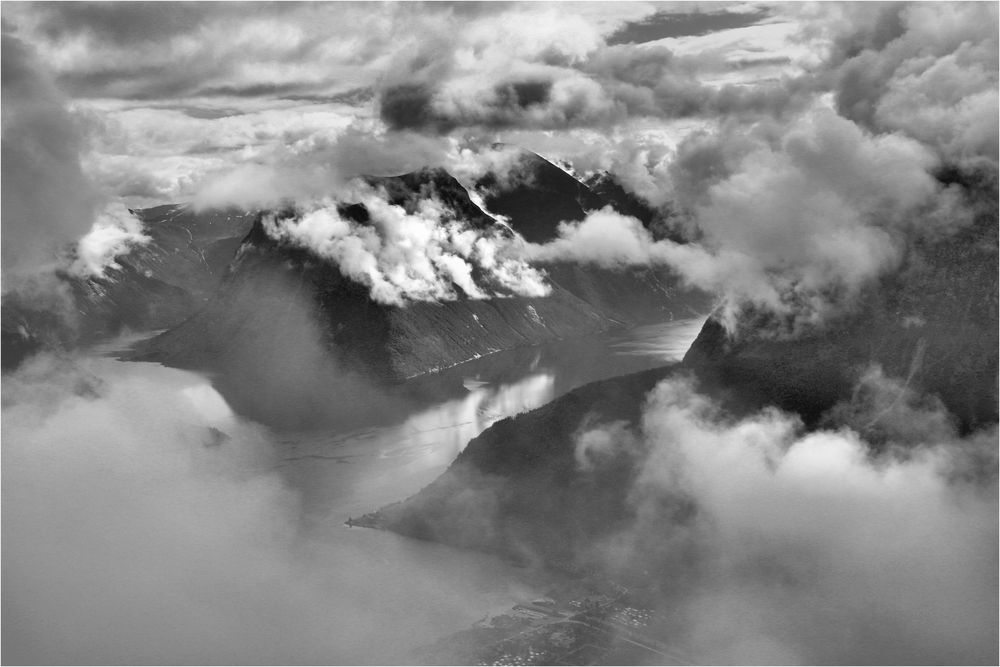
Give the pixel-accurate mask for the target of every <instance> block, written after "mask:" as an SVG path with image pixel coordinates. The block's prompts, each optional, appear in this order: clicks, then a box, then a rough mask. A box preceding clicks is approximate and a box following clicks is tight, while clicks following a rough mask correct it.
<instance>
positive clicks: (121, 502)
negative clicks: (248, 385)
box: [2, 355, 506, 664]
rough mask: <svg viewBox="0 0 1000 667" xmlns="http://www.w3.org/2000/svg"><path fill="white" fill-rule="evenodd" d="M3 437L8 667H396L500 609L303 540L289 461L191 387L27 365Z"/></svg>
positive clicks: (481, 573) (438, 556)
mask: <svg viewBox="0 0 1000 667" xmlns="http://www.w3.org/2000/svg"><path fill="white" fill-rule="evenodd" d="M2 432H3V445H4V454H3V542H4V552H3V559H4V567H3V616H4V623H3V660H4V662H5V663H11V664H60V663H78V664H79V663H84V664H178V663H199V664H213V663H217V664H228V663H239V664H278V663H282V664H358V663H361V664H364V663H382V664H389V663H392V662H403V663H405V662H407V661H408V660H407V657H406V656H407V651H408V650H409V649H411V648H412V645H413V644H416V643H420V642H424V643H427V642H430V641H432V640H434V639H436V638H437V637H438V636H440V635H442V634H444V633H446V632H449V631H454V630H457V629H459V628H460V627H462V626H463V625H464V624H467V623H470V622H472V621H473V620H475V618H476V617H477V616H475V614H477V613H479V612H480V609H481V604H482V600H483V595H489V593H488V592H487V591H494V590H497V588H501V589H502V585H501V584H498V583H497V580H498V579H499V577H497V575H496V565H494V566H493V574H490V568H489V567H486V568H484V569H482V570H480V569H477V567H476V566H475V564H474V563H470V562H469V561H468V559H467V558H465V557H463V556H462V555H461V554H456V553H454V552H451V551H449V550H446V549H441V548H436V547H433V546H432V545H426V546H424V545H420V544H418V545H417V546H416V547H415V548H414V547H411V546H410V545H408V544H406V543H405V542H403V541H401V540H399V539H397V538H394V537H393V536H390V535H387V534H374V533H365V532H363V531H361V534H360V535H359V531H353V532H352V531H348V532H350V537H351V538H354V539H346V538H345V537H343V535H342V533H343V531H347V529H346V528H342V527H340V526H339V523H340V521H342V520H343V519H339V520H334V521H332V522H331V521H326V520H322V521H320V522H319V527H318V528H316V527H315V526H314V525H313V524H311V523H309V522H307V521H305V520H304V516H303V511H302V491H301V490H300V489H296V488H293V487H292V486H290V485H289V484H288V483H287V481H286V480H285V478H283V477H282V476H281V475H280V474H279V472H278V468H277V466H278V464H279V463H281V459H282V457H283V456H286V455H287V452H286V451H284V450H283V448H282V447H281V446H279V445H277V444H276V443H275V440H274V437H273V436H272V435H271V434H270V433H269V432H268V431H267V430H265V429H263V428H262V427H260V426H258V425H256V424H254V423H252V422H247V421H245V420H242V419H240V418H239V417H237V416H235V415H234V414H233V412H232V411H231V410H230V408H229V406H228V405H227V404H226V402H225V401H224V400H223V399H222V398H221V396H220V395H219V394H218V393H217V392H216V391H215V390H214V389H213V388H212V387H211V385H210V384H209V383H208V381H207V380H206V379H204V378H202V377H200V376H197V375H194V374H192V373H187V372H182V371H176V370H170V369H165V368H162V367H159V366H156V365H152V364H136V363H122V362H117V361H112V360H110V359H93V358H84V359H65V358H64V359H57V358H54V357H51V356H46V355H43V356H39V357H36V358H34V359H33V360H32V361H31V362H29V363H28V364H27V365H25V366H24V367H23V368H22V369H21V370H19V371H18V372H17V373H16V374H12V375H6V376H5V377H4V382H3V426H2ZM383 536H384V538H383V539H380V537H383ZM368 539H375V540H379V543H378V544H370V543H368V542H367V541H366V540H368ZM375 553H377V554H378V558H377V559H376V558H373V557H372V555H373V554H375ZM504 581H506V580H504ZM418 608H429V609H431V610H432V613H428V614H420V613H413V610H414V609H418Z"/></svg>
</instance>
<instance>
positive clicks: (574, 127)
mask: <svg viewBox="0 0 1000 667" xmlns="http://www.w3.org/2000/svg"><path fill="white" fill-rule="evenodd" d="M997 8H998V5H997V4H996V3H975V2H959V3H930V2H920V3H914V4H907V3H887V4H875V3H817V4H799V3H789V4H782V3H714V2H713V3H642V2H636V3H631V2H608V3H579V4H577V3H559V4H551V3H541V2H538V3H535V2H531V3H501V2H487V3H443V2H442V3H429V4H419V3H396V4H390V3H362V4H354V3H340V2H334V3H294V2H279V3H250V4H241V3H230V2H222V3H189V2H179V3H167V2H154V3H141V2H115V3H108V4H91V3H83V2H69V3H37V4H33V3H5V4H4V5H3V173H4V179H3V198H4V203H5V206H4V211H3V227H4V257H3V259H4V266H5V271H7V270H8V269H10V268H11V267H12V266H15V265H16V264H17V263H22V264H24V263H28V262H29V261H30V263H31V265H32V266H38V265H40V264H43V263H44V262H45V261H46V259H47V258H49V257H51V255H52V254H53V253H52V248H53V247H56V246H58V244H59V243H63V244H66V243H71V242H72V241H74V240H75V239H79V238H81V237H83V236H84V234H85V233H87V231H88V229H91V225H92V224H96V225H98V226H100V225H102V224H103V225H105V226H106V227H115V225H117V223H115V220H117V219H118V218H117V217H115V216H114V215H112V214H110V213H108V210H109V209H108V208H107V207H108V206H109V204H110V205H114V204H117V205H118V206H120V205H121V203H125V204H126V205H129V206H143V205H153V204H161V203H173V202H184V201H195V202H196V203H200V204H205V205H223V204H235V205H242V206H245V207H250V206H266V205H269V204H270V203H272V202H274V201H276V200H277V199H279V198H283V197H292V198H295V199H298V200H307V199H316V198H318V197H321V196H329V195H330V194H331V192H333V191H334V188H335V186H336V184H341V183H343V182H344V181H345V180H346V179H349V178H350V177H353V176H355V175H358V174H380V175H388V174H398V173H403V172H406V171H410V170H413V169H417V168H419V167H422V166H444V167H446V168H448V169H449V170H450V171H451V172H452V173H456V174H459V175H460V174H461V173H475V171H476V168H477V166H476V165H475V164H472V163H475V162H476V161H477V160H478V161H479V162H480V164H479V165H478V166H479V167H482V164H481V163H482V160H483V157H482V155H483V153H482V151H481V149H482V148H483V147H485V146H489V145H490V144H492V143H493V142H495V141H503V142H507V143H511V144H515V145H519V146H522V147H525V148H528V149H531V150H534V151H536V152H538V153H540V154H541V155H543V156H544V157H547V158H549V159H552V160H559V161H562V162H565V163H568V164H570V165H572V167H573V168H575V170H576V171H577V172H579V173H581V174H584V175H586V174H588V173H590V172H593V171H597V170H607V171H610V172H612V173H613V174H615V175H616V176H617V177H618V178H619V179H620V180H621V182H622V183H623V184H624V185H625V186H626V187H627V188H628V189H630V190H632V191H633V192H634V193H636V194H638V195H640V196H641V197H643V198H645V199H646V200H648V201H649V202H651V203H652V204H654V205H657V206H660V205H669V206H671V207H672V208H673V210H682V211H685V212H686V215H688V217H689V218H690V222H691V224H692V225H693V226H695V227H697V228H698V229H699V230H700V232H699V234H700V238H701V239H702V241H703V244H704V246H705V249H706V250H707V251H708V253H709V254H710V255H711V259H712V260H713V261H712V262H709V263H706V261H705V257H680V256H676V253H672V254H671V256H670V257H669V259H668V260H667V261H668V263H670V264H671V265H672V266H674V267H675V268H677V269H678V270H679V271H680V272H681V273H682V274H684V275H686V276H687V277H688V279H689V280H690V281H691V282H693V283H695V284H698V285H699V286H702V287H706V288H709V289H713V290H715V291H723V292H725V291H727V290H729V291H731V290H732V288H739V289H742V290H743V291H752V292H753V293H754V295H755V298H756V299H757V300H758V301H767V300H770V301H772V302H775V303H776V300H777V299H778V297H777V296H776V294H777V292H775V291H774V290H770V294H767V292H768V290H765V289H763V288H760V285H762V284H763V283H766V282H772V281H771V278H770V277H769V276H770V275H771V274H773V273H774V272H775V270H780V271H781V272H783V273H785V274H788V280H787V281H786V282H788V283H789V284H795V285H805V286H806V287H805V289H807V290H809V291H811V292H815V291H817V290H820V289H821V288H822V286H824V285H828V284H830V282H831V281H833V282H837V281H840V282H845V281H846V282H847V283H849V284H848V287H849V288H853V286H856V285H857V284H860V283H861V282H862V281H864V280H866V279H868V278H870V277H873V276H875V275H879V274H880V273H882V272H884V271H886V270H889V269H891V268H892V267H893V266H894V265H895V263H896V261H897V260H898V258H899V256H900V253H901V248H902V244H901V243H900V242H899V235H900V234H901V233H906V234H909V233H910V232H909V231H907V230H908V229H910V228H914V227H920V228H923V229H925V230H928V229H932V228H937V227H940V226H942V225H943V226H945V227H948V226H951V227H954V226H955V225H956V221H960V220H961V219H962V216H963V213H962V211H961V210H959V209H960V208H961V206H959V204H961V202H958V201H957V199H956V197H957V196H958V195H956V194H955V193H950V194H949V193H946V192H943V191H942V188H941V187H940V185H938V184H936V181H935V180H934V178H933V177H934V174H935V173H936V170H938V169H940V168H941V167H942V166H946V165H966V166H968V165H971V164H976V165H979V167H977V168H980V167H982V166H983V165H988V166H989V167H990V168H991V169H993V170H994V172H995V168H996V162H997V142H998V138H997V116H998V92H997V91H998V84H997V71H998V64H997V54H998V44H997V31H998V17H997ZM952 195H954V196H952ZM935 207H936V208H935ZM102 211H103V213H102ZM102 216H103V217H102ZM109 216H110V217H109ZM119 217H120V216H119ZM966 217H967V216H966ZM913 220H917V221H919V222H918V223H913V222H912V221H913ZM95 221H96V222H95ZM102 221H103V222H102ZM734 221H738V223H739V224H738V225H737V226H736V227H734V226H733V225H734ZM120 227H121V226H120V225H117V227H115V228H120ZM132 233H133V232H132V231H130V230H128V229H125V228H121V229H120V231H119V232H118V233H117V235H116V237H115V238H116V239H119V240H120V241H121V242H120V243H119V244H118V245H119V246H121V247H127V242H128V239H129V238H131V237H129V236H128V235H129V234H132ZM105 245H107V244H105ZM577 245H578V244H577ZM639 245H642V243H640V244H639ZM116 247H117V246H116ZM112 250H113V248H112ZM579 250H580V248H579V247H577V246H574V249H573V250H572V252H571V253H570V254H574V255H577V256H579V255H581V253H580V252H579ZM695 250H696V251H698V252H700V250H699V249H697V248H696V249H695ZM109 252H110V251H109ZM567 252H569V250H567ZM727 253H728V255H727ZM105 254H106V253H105ZM550 254H551V253H550ZM584 254H585V253H584ZM715 260H719V261H715ZM644 261H645V260H644ZM709 265H711V266H710V268H706V267H709ZM735 266H740V267H742V268H741V270H739V271H735V270H734V269H733V268H732V267H735ZM789 267H791V268H792V271H791V273H790V274H789V272H788V269H789ZM747 285H752V287H746V286H747ZM784 289H785V288H784V287H781V286H779V288H778V292H782V291H784Z"/></svg>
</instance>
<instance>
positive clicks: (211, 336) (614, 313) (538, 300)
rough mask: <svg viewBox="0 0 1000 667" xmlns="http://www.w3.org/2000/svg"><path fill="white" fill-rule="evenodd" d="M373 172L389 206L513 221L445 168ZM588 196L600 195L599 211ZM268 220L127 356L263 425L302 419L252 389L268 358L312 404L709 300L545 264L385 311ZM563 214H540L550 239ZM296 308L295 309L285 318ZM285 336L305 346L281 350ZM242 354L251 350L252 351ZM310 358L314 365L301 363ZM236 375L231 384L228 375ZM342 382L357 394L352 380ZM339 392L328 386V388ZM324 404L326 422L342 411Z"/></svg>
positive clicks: (300, 400)
mask: <svg viewBox="0 0 1000 667" xmlns="http://www.w3.org/2000/svg"><path fill="white" fill-rule="evenodd" d="M542 163H544V164H542ZM529 164H534V165H536V166H539V167H540V168H541V170H542V179H543V180H545V179H547V178H548V177H549V176H550V175H552V174H551V173H550V172H549V171H548V169H547V168H546V166H545V165H547V166H548V167H551V168H552V169H555V170H556V171H558V172H559V175H561V176H565V177H566V178H570V177H569V176H568V175H566V174H565V173H564V172H562V171H561V170H559V169H558V168H556V167H554V166H552V165H550V164H549V163H548V162H545V161H543V160H541V158H538V159H537V161H531V162H529ZM561 176H560V180H559V181H558V182H559V183H560V184H561V185H560V188H559V189H554V190H553V189H551V188H549V189H547V190H546V192H547V196H548V197H549V199H550V200H551V201H553V202H554V204H556V209H559V205H560V202H561V205H562V207H563V208H566V209H567V210H569V209H570V208H572V206H570V204H568V203H567V202H566V201H565V197H562V198H560V196H559V195H558V193H559V192H564V194H565V191H567V188H566V187H564V186H565V185H566V184H565V183H564V182H563V181H562V180H561ZM368 180H369V183H371V184H372V185H377V186H379V187H381V188H383V189H384V191H385V193H386V195H387V199H388V201H389V203H390V204H393V205H397V206H401V207H403V208H404V209H406V210H407V211H408V212H409V211H412V210H415V208H416V207H417V206H418V205H419V202H420V201H421V200H423V199H426V198H428V197H432V196H433V197H434V198H435V199H436V200H437V201H439V202H443V203H445V204H446V205H447V206H448V207H449V208H450V209H451V210H452V211H453V212H454V214H455V216H456V217H457V218H459V219H461V220H462V221H463V222H466V223H468V224H469V226H471V227H472V228H474V229H480V230H492V231H495V233H497V234H500V235H509V234H510V229H508V228H507V227H506V226H505V225H503V224H498V223H497V222H496V221H495V220H494V219H493V218H492V217H490V216H489V215H487V214H486V213H485V212H484V211H483V210H482V209H480V208H479V207H478V206H476V205H475V204H474V203H473V202H472V200H471V199H470V197H469V194H468V192H467V191H466V189H465V188H464V187H463V186H462V185H461V184H460V183H459V182H458V181H457V180H455V179H454V178H453V177H451V176H450V175H449V174H447V172H445V171H443V170H440V169H425V170H421V171H418V172H413V173H410V174H404V175H402V176H398V177H379V178H369V179H368ZM570 180H571V181H573V183H574V184H575V185H573V186H572V188H569V190H571V191H572V192H571V195H572V198H573V199H572V201H573V205H574V206H575V205H576V197H577V195H578V193H579V192H580V191H581V188H582V189H583V190H582V191H586V188H585V186H583V185H582V184H580V183H578V182H576V181H575V180H573V179H572V178H570ZM535 182H537V181H535ZM523 188H524V186H523V183H522V184H520V185H516V186H514V191H513V192H514V194H511V191H506V190H498V191H497V194H496V196H497V197H498V198H503V199H502V201H505V202H506V201H515V200H516V199H517V196H518V195H517V193H520V192H522V191H523ZM553 193H555V194H553ZM590 196H591V197H592V198H593V199H594V202H595V203H599V204H602V205H606V203H604V202H600V201H597V199H596V196H593V195H590ZM497 201H500V199H498V200H497ZM505 210H508V211H509V212H510V211H512V208H511V207H508V208H506V209H505ZM525 210H528V209H525ZM559 210H561V209H559ZM338 211H339V212H340V214H341V215H342V216H346V217H349V218H351V219H352V220H354V221H355V222H357V223H359V224H368V222H369V214H368V211H367V209H366V208H365V207H364V205H363V204H360V203H348V202H345V203H343V204H341V205H340V206H339V208H338ZM574 211H575V212H574V215H576V216H577V219H579V218H582V216H583V215H585V210H584V209H583V208H579V207H577V208H576V209H574ZM264 215H265V214H264V213H261V214H259V215H258V216H257V219H256V221H255V222H254V225H253V227H252V228H251V230H250V232H249V234H248V235H247V237H246V238H245V239H244V241H243V243H242V245H241V246H240V249H239V251H238V253H237V255H236V258H235V260H234V261H233V262H232V264H231V266H230V268H229V272H228V274H227V277H226V279H225V280H224V281H223V283H222V284H221V286H220V287H219V289H218V291H217V292H216V294H215V295H214V296H213V297H212V298H211V299H210V300H209V302H208V303H207V304H206V305H205V307H204V308H203V309H201V310H200V311H199V312H198V313H197V314H195V315H194V316H192V317H191V318H189V319H188V320H186V321H184V322H183V323H182V324H180V325H179V326H176V327H174V328H173V329H171V330H169V331H167V332H164V333H163V334H160V335H159V336H157V337H155V338H153V339H151V340H149V341H145V342H143V343H141V344H139V345H138V346H137V347H136V350H135V354H134V355H133V357H132V358H135V359H143V360H154V361H159V362H161V363H164V364H167V365H171V366H177V367H181V368H191V369H200V370H208V371H211V372H213V373H215V374H217V378H218V380H217V381H218V382H220V383H223V384H224V385H225V386H227V387H229V389H230V390H231V392H233V393H232V394H231V395H227V398H229V399H230V400H231V401H232V402H234V403H235V404H238V405H241V406H242V407H244V408H246V409H247V410H248V411H249V414H252V415H255V416H258V417H261V415H267V417H266V419H267V420H271V421H274V420H276V419H277V421H279V422H282V423H289V424H290V423H299V422H300V421H302V420H307V418H306V416H304V415H303V414H302V413H301V411H299V410H294V411H293V414H292V415H290V416H288V418H287V419H284V418H279V417H277V416H276V414H275V412H274V410H272V408H273V406H274V401H273V400H272V398H270V397H267V398H265V397H264V396H263V395H262V394H259V392H258V389H257V388H258V387H261V386H264V385H266V384H268V383H269V382H271V381H272V378H271V374H272V373H274V372H275V366H281V365H283V366H284V367H285V368H304V367H307V366H308V367H310V368H311V369H312V370H310V372H309V373H308V374H307V375H309V376H310V377H313V379H314V381H307V382H303V383H301V387H299V388H295V387H292V386H291V383H286V384H288V385H289V386H288V387H287V390H288V391H289V392H290V394H289V396H288V399H289V400H287V401H286V402H285V403H286V404H295V405H315V406H319V405H321V404H326V405H329V402H325V403H324V401H317V399H316V397H315V396H314V394H315V393H316V392H325V393H327V394H330V393H331V390H330V388H331V387H337V386H339V385H338V382H339V380H340V379H342V378H343V377H344V376H345V374H349V375H351V377H354V378H361V377H365V378H367V379H368V380H370V381H372V382H375V383H398V382H400V381H403V380H406V379H408V378H412V377H415V376H419V375H421V374H423V373H427V372H433V371H436V370H440V369H443V368H448V367H451V366H454V365H456V364H460V363H462V362H465V361H468V360H471V359H475V358H479V357H482V356H484V355H488V354H492V353H495V352H498V351H501V350H508V349H513V348H518V347H523V346H530V345H535V344H539V343H543V342H546V341H552V340H558V339H563V338H571V337H578V336H586V335H590V334H594V333H599V332H603V331H607V330H609V329H612V328H618V327H628V326H632V325H635V324H638V323H640V322H647V321H657V320H664V319H670V318H671V317H673V316H674V315H675V314H676V315H677V316H681V315H685V316H686V315H689V314H696V313H698V312H704V310H705V308H706V307H707V306H708V304H709V298H708V297H707V295H704V294H701V293H692V292H682V291H680V290H679V289H678V288H677V287H676V281H675V279H673V278H672V277H671V276H670V275H669V274H668V273H667V272H665V271H652V270H648V269H640V270H620V271H613V270H608V269H600V268H595V267H582V266H576V265H570V264H551V265H546V266H544V267H542V268H543V269H544V270H545V271H546V273H547V274H548V279H547V281H548V283H549V285H550V286H551V293H550V294H548V295H547V296H544V297H524V296H518V295H509V296H505V297H502V298H490V299H474V298H468V297H467V296H465V295H463V294H462V293H461V291H460V290H456V292H457V293H458V296H457V297H456V298H455V299H454V300H449V301H441V302H425V301H412V302H408V303H406V304H405V305H404V306H402V307H400V306H395V305H386V304H383V303H378V302H377V301H375V300H373V299H372V298H371V296H370V295H369V293H368V288H367V287H365V286H363V285H361V284H359V283H357V282H355V281H353V280H351V279H349V278H347V277H346V276H345V275H344V274H343V273H342V272H341V271H340V270H339V268H338V267H337V266H335V265H334V264H332V263H330V262H328V261H326V260H323V259H321V258H318V257H317V256H315V255H314V254H312V253H311V252H310V251H307V250H304V249H302V248H298V247H294V246H291V245H289V244H288V243H286V242H282V241H277V240H275V239H272V238H270V237H269V236H268V234H267V232H266V230H265V229H264V225H263V220H264ZM524 215H525V216H527V217H514V216H511V218H510V226H511V228H512V229H514V230H516V231H517V232H519V233H520V232H522V229H523V228H524V226H526V225H527V226H532V225H533V226H534V227H533V228H534V229H536V230H538V229H539V227H538V225H539V219H538V218H535V217H533V216H532V214H531V213H525V214H524ZM562 219H563V218H560V217H558V216H556V217H550V218H548V219H547V223H548V224H549V229H550V232H551V234H552V235H553V236H554V233H555V226H556V224H557V223H558V222H559V221H561V220H562ZM292 311H295V314H294V315H289V313H291V312H292ZM290 321H295V322H298V324H297V325H296V326H299V327H300V329H301V330H300V331H298V332H295V331H292V327H291V325H290V324H289V322H290ZM302 332H310V335H312V336H313V337H314V338H315V341H316V343H315V345H313V344H309V345H305V344H304V343H303V342H302V336H303V335H304V334H303V333H302ZM289 339H294V340H298V341H299V343H302V345H304V347H302V346H301V345H287V344H283V342H282V341H286V340H289ZM264 341H269V342H268V343H267V344H265V343H264ZM248 350H253V354H252V355H249V356H248V352H247V351H248ZM261 355H263V356H267V357H268V358H269V360H270V361H269V363H267V364H264V365H261V364H257V363H255V362H254V360H253V359H254V358H256V357H258V356H261ZM303 355H304V357H303ZM320 357H322V358H323V359H324V360H323V361H320V360H319V359H320ZM305 358H308V359H310V360H311V361H310V362H309V363H306V362H305V361H304V359H305ZM279 360H283V361H279ZM272 362H273V363H272ZM254 367H257V368H258V370H254ZM317 368H319V369H324V370H322V371H316V370H315V369H317ZM285 374H286V371H282V372H280V373H279V375H281V376H284V375H285ZM236 377H239V378H241V380H240V382H235V381H231V379H232V378H236ZM224 378H230V380H226V379H224ZM322 378H325V379H322ZM328 381H329V382H331V383H332V384H327V382H328ZM351 386H352V390H356V389H357V387H356V385H355V384H352V385H351ZM323 387H326V389H323ZM345 393H346V392H344V391H339V390H336V391H333V394H334V395H336V396H340V395H344V394H345ZM331 400H340V399H339V398H335V399H331ZM328 409H329V408H328ZM329 410H330V415H331V418H333V416H335V415H336V414H339V412H340V411H339V410H332V409H329ZM307 412H308V418H309V419H312V418H319V417H321V416H322V413H323V412H324V409H323V408H320V407H311V408H309V409H308V410H307Z"/></svg>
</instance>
